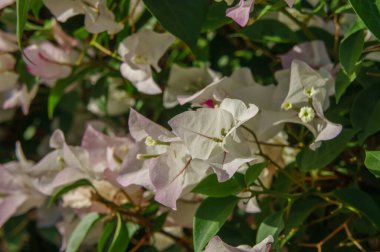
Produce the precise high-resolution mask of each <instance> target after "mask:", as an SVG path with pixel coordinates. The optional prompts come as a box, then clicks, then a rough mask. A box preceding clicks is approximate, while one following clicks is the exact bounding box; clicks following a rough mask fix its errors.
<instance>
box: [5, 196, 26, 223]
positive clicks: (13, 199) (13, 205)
mask: <svg viewBox="0 0 380 252" xmlns="http://www.w3.org/2000/svg"><path fill="white" fill-rule="evenodd" d="M27 198H28V197H27V196H26V195H24V194H13V195H10V196H8V197H5V198H3V199H0V227H2V226H3V225H4V223H5V222H7V220H9V218H11V217H12V216H13V215H14V214H16V212H17V210H18V208H19V207H20V206H21V205H22V204H24V202H25V201H26V200H27Z"/></svg>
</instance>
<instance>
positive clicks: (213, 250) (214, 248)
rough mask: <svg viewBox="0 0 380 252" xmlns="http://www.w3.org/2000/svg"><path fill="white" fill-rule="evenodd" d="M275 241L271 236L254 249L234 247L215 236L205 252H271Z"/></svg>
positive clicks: (246, 246) (245, 246)
mask: <svg viewBox="0 0 380 252" xmlns="http://www.w3.org/2000/svg"><path fill="white" fill-rule="evenodd" d="M273 241H274V240H273V237H272V236H271V235H269V236H268V237H267V238H265V239H264V240H262V241H261V242H260V243H258V244H256V245H255V246H253V247H250V246H248V245H240V246H238V247H232V246H230V245H228V244H226V243H224V242H223V241H222V239H220V237H219V236H215V237H213V238H212V239H211V240H210V242H209V243H208V245H207V247H206V249H205V250H204V252H270V249H271V244H272V243H273Z"/></svg>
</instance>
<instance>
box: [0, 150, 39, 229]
mask: <svg viewBox="0 0 380 252" xmlns="http://www.w3.org/2000/svg"><path fill="white" fill-rule="evenodd" d="M16 156H17V158H18V161H13V162H9V163H6V164H4V165H0V195H1V196H0V227H1V226H3V224H4V223H5V222H6V221H7V220H8V219H9V218H10V217H12V216H13V215H19V214H23V213H25V212H27V211H28V210H30V209H32V208H35V207H41V206H42V205H43V203H44V202H45V200H46V196H44V195H43V194H41V193H40V192H38V190H37V189H36V188H35V186H34V185H33V178H32V177H31V176H30V173H29V172H30V169H31V168H32V166H33V162H31V161H28V160H26V158H25V156H24V154H23V152H22V150H21V147H20V145H19V144H17V145H16Z"/></svg>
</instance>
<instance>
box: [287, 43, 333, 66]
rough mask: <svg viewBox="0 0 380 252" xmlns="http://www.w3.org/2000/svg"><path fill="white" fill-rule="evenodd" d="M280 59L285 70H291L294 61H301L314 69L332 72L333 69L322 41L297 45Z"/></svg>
mask: <svg viewBox="0 0 380 252" xmlns="http://www.w3.org/2000/svg"><path fill="white" fill-rule="evenodd" d="M280 59H281V64H282V67H283V68H284V69H286V68H290V67H291V65H292V62H293V60H301V61H303V62H305V63H307V64H308V65H309V66H311V67H312V68H314V69H319V68H321V67H325V68H326V69H328V70H330V69H331V68H332V67H333V64H332V62H331V60H330V57H329V55H328V53H327V50H326V46H325V43H324V42H323V41H320V40H315V41H311V42H304V43H301V44H297V45H295V46H294V47H293V48H292V49H291V50H290V51H288V52H287V53H285V54H282V55H280Z"/></svg>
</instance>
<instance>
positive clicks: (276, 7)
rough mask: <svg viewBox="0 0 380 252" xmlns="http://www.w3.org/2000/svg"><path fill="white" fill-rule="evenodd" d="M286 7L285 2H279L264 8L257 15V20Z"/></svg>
mask: <svg viewBox="0 0 380 252" xmlns="http://www.w3.org/2000/svg"><path fill="white" fill-rule="evenodd" d="M285 6H286V2H285V1H277V2H275V3H274V4H272V5H267V4H266V5H265V6H264V8H263V9H262V10H261V11H260V13H259V14H258V15H257V18H256V19H257V20H259V19H261V18H263V17H265V16H266V15H267V14H269V13H272V12H274V11H278V10H279V9H281V8H284V7H285Z"/></svg>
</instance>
